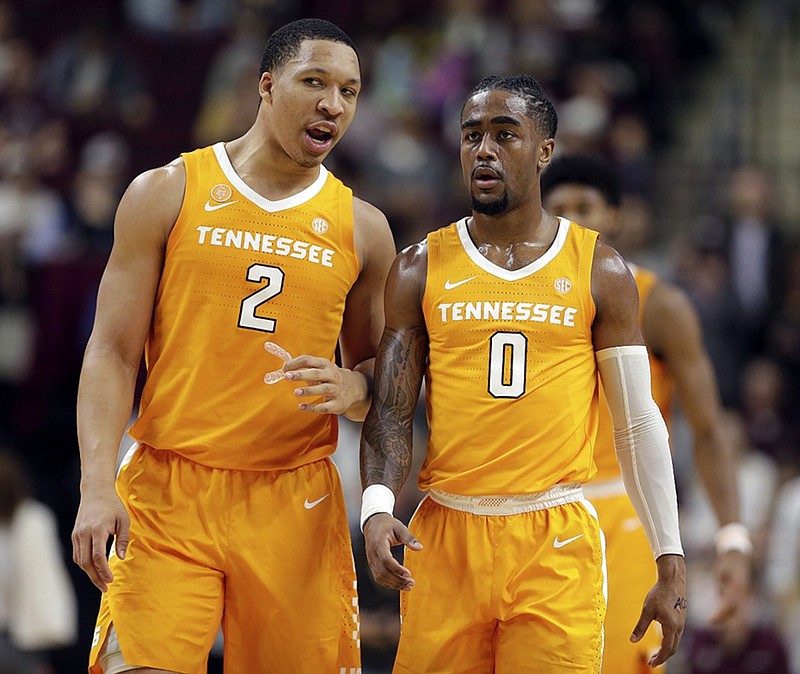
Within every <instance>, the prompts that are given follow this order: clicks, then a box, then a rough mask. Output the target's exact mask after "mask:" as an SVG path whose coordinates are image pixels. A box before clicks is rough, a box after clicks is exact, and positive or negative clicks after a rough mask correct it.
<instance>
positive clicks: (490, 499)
mask: <svg viewBox="0 0 800 674" xmlns="http://www.w3.org/2000/svg"><path fill="white" fill-rule="evenodd" d="M428 494H429V496H430V497H431V499H432V500H433V501H435V502H436V503H438V504H439V505H442V506H445V507H446V508H452V509H453V510H462V511H463V512H467V513H472V514H473V515H518V514H519V513H527V512H532V511H534V510H545V509H546V508H554V507H556V506H560V505H565V504H567V503H573V502H575V501H580V500H581V499H582V498H583V490H582V489H581V485H580V483H579V482H565V483H564V484H557V485H555V486H553V487H550V489H547V490H546V491H539V492H536V493H534V494H517V495H510V496H462V495H460V494H448V493H447V492H444V491H439V490H438V489H431V490H430V491H429V492H428Z"/></svg>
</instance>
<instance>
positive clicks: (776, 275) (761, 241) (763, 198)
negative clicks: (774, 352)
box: [722, 166, 786, 353]
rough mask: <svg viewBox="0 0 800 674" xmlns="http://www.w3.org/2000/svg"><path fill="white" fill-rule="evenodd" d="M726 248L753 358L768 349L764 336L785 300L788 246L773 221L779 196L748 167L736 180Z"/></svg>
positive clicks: (725, 228)
mask: <svg viewBox="0 0 800 674" xmlns="http://www.w3.org/2000/svg"><path fill="white" fill-rule="evenodd" d="M727 198H728V212H727V214H726V216H725V217H724V218H723V222H722V225H723V232H722V235H723V237H724V242H723V245H724V246H725V249H724V250H725V254H726V256H727V259H728V265H729V267H728V268H729V274H730V277H731V285H732V288H733V292H734V294H735V296H736V299H737V301H738V302H739V306H740V311H741V318H740V325H739V326H738V329H739V331H740V332H741V333H742V334H743V335H744V338H745V339H746V342H745V348H746V349H747V350H748V352H753V353H758V352H760V351H762V350H763V348H764V332H765V330H766V326H767V324H768V322H769V321H770V320H771V319H772V318H773V316H774V315H775V313H776V310H777V307H778V306H779V303H780V300H781V292H782V284H783V279H784V273H785V262H784V256H785V252H786V249H785V243H784V241H783V237H782V235H781V232H780V229H779V227H778V224H777V223H776V222H775V220H774V218H773V209H774V202H773V198H774V197H773V193H772V189H771V185H770V183H769V180H768V178H767V176H766V174H765V173H764V172H763V171H761V170H760V169H758V168H756V167H753V166H744V167H741V168H739V169H737V170H736V171H734V173H733V174H732V175H731V177H730V181H729V184H728V195H727Z"/></svg>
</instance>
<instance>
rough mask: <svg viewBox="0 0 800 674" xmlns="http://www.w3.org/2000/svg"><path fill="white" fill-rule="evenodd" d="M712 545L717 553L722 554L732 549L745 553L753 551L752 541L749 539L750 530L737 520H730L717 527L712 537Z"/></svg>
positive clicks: (748, 553)
mask: <svg viewBox="0 0 800 674" xmlns="http://www.w3.org/2000/svg"><path fill="white" fill-rule="evenodd" d="M714 545H715V547H716V549H717V554H718V555H722V554H725V553H726V552H731V551H733V550H735V551H737V552H742V553H744V554H745V555H750V554H752V553H753V543H752V541H751V540H750V532H748V531H747V527H746V526H745V525H744V524H740V523H739V522H731V523H730V524H726V525H725V526H723V527H720V528H719V531H717V535H716V536H715V537H714Z"/></svg>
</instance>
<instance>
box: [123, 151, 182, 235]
mask: <svg viewBox="0 0 800 674" xmlns="http://www.w3.org/2000/svg"><path fill="white" fill-rule="evenodd" d="M185 189H186V169H185V167H184V162H183V159H181V158H180V157H179V158H177V159H175V160H174V161H172V162H170V163H169V164H167V165H165V166H159V167H158V168H154V169H150V170H148V171H144V172H143V173H140V174H139V175H138V176H136V178H134V179H133V181H132V182H131V184H130V185H129V186H128V189H127V190H125V193H124V194H123V195H122V199H121V200H120V203H119V207H118V209H117V222H116V230H117V234H124V231H120V230H135V232H136V233H137V234H138V235H142V234H152V235H153V236H158V237H163V239H164V240H165V241H166V238H167V237H168V236H169V232H170V231H171V229H172V226H173V225H174V224H175V220H176V219H177V218H178V214H179V213H180V210H181V205H182V203H183V195H184V191H185Z"/></svg>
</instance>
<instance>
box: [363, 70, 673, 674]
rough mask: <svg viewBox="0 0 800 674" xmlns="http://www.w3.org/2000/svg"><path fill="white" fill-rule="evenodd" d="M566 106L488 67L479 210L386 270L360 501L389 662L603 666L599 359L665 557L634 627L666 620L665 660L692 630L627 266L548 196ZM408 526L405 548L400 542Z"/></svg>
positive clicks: (480, 669)
mask: <svg viewBox="0 0 800 674" xmlns="http://www.w3.org/2000/svg"><path fill="white" fill-rule="evenodd" d="M556 125H557V118H556V113H555V110H554V108H553V105H552V103H550V101H549V100H548V99H547V98H546V97H545V95H544V94H543V92H542V90H541V87H540V86H539V84H538V83H537V82H536V80H534V79H533V78H532V77H529V76H527V75H514V76H508V77H502V78H501V77H488V78H485V79H484V80H482V81H481V82H480V83H479V84H478V85H477V86H476V88H475V89H474V90H473V91H472V93H471V94H470V95H469V97H468V98H467V100H466V102H465V104H464V107H463V109H462V114H461V168H462V172H463V176H464V180H465V183H466V185H467V188H468V190H469V193H470V197H471V201H472V214H471V216H470V217H465V218H464V219H462V220H460V221H459V222H457V223H453V224H451V225H450V226H448V227H444V228H442V229H440V230H438V231H435V232H433V233H431V234H429V235H428V237H427V239H426V241H423V242H421V243H419V244H416V245H414V246H411V247H410V248H408V249H407V250H405V251H404V252H403V253H401V254H400V255H399V256H398V257H397V259H396V260H395V263H394V265H393V267H392V271H391V272H390V274H389V278H388V281H387V288H386V297H385V306H386V328H385V330H384V335H383V338H382V341H381V344H380V347H379V350H378V356H377V361H376V366H375V367H376V369H375V393H374V398H373V404H372V408H371V410H370V412H369V414H368V415H367V419H366V421H365V424H364V427H363V432H362V442H361V475H362V483H363V486H364V488H365V491H364V495H363V502H362V514H361V521H362V527H363V531H364V535H365V538H366V547H367V555H368V559H369V563H370V567H371V570H372V573H373V575H374V577H375V579H376V580H377V581H378V582H380V583H381V584H383V585H385V586H386V587H390V588H394V589H399V590H405V592H403V593H402V595H401V614H402V621H403V622H402V631H401V636H400V644H399V650H398V655H397V660H396V664H395V670H394V671H395V672H396V673H410V672H414V673H415V674H418V673H421V672H437V673H442V672H453V673H455V672H467V671H469V672H474V673H475V674H483V673H486V674H488V673H489V672H493V673H496V674H511V673H513V674H522V673H525V672H531V673H532V672H536V674H556V673H562V672H570V673H571V674H575V673H589V672H592V673H596V672H599V671H600V662H601V657H602V639H603V636H602V633H603V630H602V623H603V618H604V615H605V599H604V585H605V577H604V572H603V566H604V553H603V543H602V536H601V533H600V529H599V526H598V523H597V519H596V516H595V515H594V510H593V509H592V507H591V505H590V504H589V503H588V502H587V501H586V500H585V499H584V498H583V496H582V491H581V483H583V482H587V481H588V480H590V479H591V478H592V477H593V476H594V473H595V467H594V463H593V461H592V452H593V446H594V437H595V433H596V429H597V420H598V416H599V411H600V410H599V400H598V371H599V375H600V376H601V377H602V379H603V381H604V382H605V384H606V389H607V390H608V397H609V400H610V403H611V406H612V410H613V412H614V425H615V427H616V428H617V430H618V433H617V434H616V437H617V441H618V442H617V452H618V455H619V460H620V464H621V467H622V471H623V474H624V475H625V480H626V484H627V485H628V488H629V489H630V490H631V495H632V498H634V499H635V502H636V504H637V506H638V509H639V511H640V512H641V515H642V518H643V519H644V520H645V521H646V522H647V523H648V526H647V533H648V535H649V537H650V541H651V544H652V548H653V553H654V556H655V557H656V558H657V562H656V565H657V567H658V580H657V582H656V584H655V586H654V587H653V588H652V590H650V592H649V593H648V594H647V597H646V598H645V600H644V607H643V609H642V614H641V617H640V618H639V620H638V622H635V621H634V623H632V624H631V625H630V628H633V629H634V634H635V635H636V637H637V638H639V637H641V636H642V635H643V634H644V631H645V629H646V628H647V626H648V624H649V623H650V622H651V621H652V620H656V621H658V622H660V623H661V624H662V626H663V629H664V638H663V641H662V644H661V649H660V650H659V652H658V654H656V655H655V656H654V657H653V659H652V663H653V664H654V665H657V664H660V663H663V662H664V661H665V660H666V659H667V658H669V657H670V656H671V655H672V654H673V653H674V652H675V649H676V648H677V645H678V642H679V640H680V636H681V633H682V631H683V626H684V622H685V618H686V612H685V608H686V594H685V565H684V560H683V556H682V549H681V543H680V537H679V533H678V516H677V503H676V494H675V485H674V479H673V474H672V465H671V458H670V453H669V444H668V438H667V431H666V427H665V425H664V421H663V419H662V417H661V415H660V413H659V411H658V408H657V407H656V405H655V403H654V402H653V399H652V396H651V393H650V370H649V367H648V362H647V353H646V350H645V347H644V344H643V343H642V339H641V335H640V333H639V328H638V324H637V311H638V301H637V299H638V298H637V294H636V286H635V284H634V281H633V278H632V277H631V275H630V273H629V272H628V269H627V267H626V266H625V263H624V261H623V260H622V258H621V257H620V256H619V255H618V254H617V253H616V252H615V251H614V250H613V249H611V248H610V247H608V246H606V245H605V244H603V243H602V242H599V241H598V240H597V233H596V232H593V231H591V230H588V229H584V228H583V227H580V226H578V225H576V224H574V223H571V222H569V221H568V220H566V219H563V218H555V217H553V216H551V215H550V214H548V213H547V212H545V211H544V210H543V209H542V206H541V197H540V192H539V180H540V176H541V172H542V170H543V169H544V167H545V166H547V164H548V163H549V162H550V159H551V157H552V154H553V149H554V146H555V141H554V140H553V138H554V136H555V132H556ZM423 375H424V377H425V381H426V387H427V389H426V393H427V405H428V421H429V424H430V431H431V433H430V441H429V443H428V448H427V454H426V459H425V462H424V464H423V466H422V469H421V471H420V478H419V480H420V486H421V488H422V489H424V490H426V491H427V492H428V494H427V496H426V498H425V499H423V501H422V503H421V504H420V506H419V509H418V510H417V512H416V514H415V515H414V517H413V518H412V521H411V523H410V525H409V528H406V527H405V526H404V525H403V524H402V523H401V522H400V521H399V520H397V519H396V518H394V517H393V516H392V514H391V513H392V508H393V504H394V496H395V495H396V494H397V493H398V490H399V489H400V486H401V485H402V484H403V482H404V481H405V480H406V478H407V477H408V473H409V467H410V464H411V422H412V415H413V411H414V406H415V404H416V401H417V398H418V395H419V389H420V385H421V382H422V378H423ZM409 529H410V530H409ZM412 532H413V533H412ZM398 544H404V545H405V546H406V556H405V566H403V565H401V564H400V563H398V562H397V561H396V560H395V559H394V557H393V556H392V554H391V551H390V548H391V546H393V545H398ZM423 546H424V547H423Z"/></svg>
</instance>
